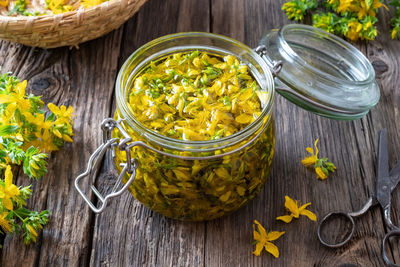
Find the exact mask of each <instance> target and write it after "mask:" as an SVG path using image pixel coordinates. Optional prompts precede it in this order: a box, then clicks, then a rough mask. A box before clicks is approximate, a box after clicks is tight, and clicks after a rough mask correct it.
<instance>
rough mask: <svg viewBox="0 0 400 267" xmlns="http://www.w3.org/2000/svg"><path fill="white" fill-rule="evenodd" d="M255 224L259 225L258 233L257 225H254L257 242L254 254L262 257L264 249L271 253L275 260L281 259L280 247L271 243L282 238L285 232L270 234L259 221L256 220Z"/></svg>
mask: <svg viewBox="0 0 400 267" xmlns="http://www.w3.org/2000/svg"><path fill="white" fill-rule="evenodd" d="M254 223H255V224H257V228H258V231H257V230H256V226H255V224H253V234H254V240H255V241H256V250H254V251H253V254H254V255H256V256H260V254H261V251H262V250H263V248H265V250H266V251H267V252H269V253H271V254H272V255H273V256H274V257H275V258H278V257H279V250H278V247H277V246H275V245H274V244H273V243H271V242H270V241H274V240H276V239H278V238H279V237H280V236H282V235H283V234H284V233H285V232H277V231H273V232H269V233H267V231H266V230H265V228H264V227H262V225H261V224H260V223H259V222H258V221H257V220H254Z"/></svg>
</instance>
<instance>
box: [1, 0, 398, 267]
mask: <svg viewBox="0 0 400 267" xmlns="http://www.w3.org/2000/svg"><path fill="white" fill-rule="evenodd" d="M283 2H284V1H283V0H279V1H273V0H248V1H240V0H231V1H229V0H198V1H191V0H181V1H179V0H169V1H164V0H148V1H147V3H146V4H145V5H144V6H143V7H142V8H141V9H140V11H139V12H138V13H137V14H136V15H135V16H134V17H133V18H132V19H130V20H129V21H128V22H127V23H126V24H125V25H124V26H123V27H122V28H120V29H118V30H116V31H114V32H112V33H110V34H108V35H106V36H105V37H103V38H100V39H97V40H94V41H91V42H88V43H85V44H83V45H81V46H80V49H79V50H72V51H70V50H68V49H66V48H65V49H64V48H61V49H56V50H41V49H32V48H27V47H24V46H21V45H15V44H10V43H8V42H4V41H3V42H1V43H0V64H1V65H2V66H3V69H2V71H12V72H13V73H15V74H16V75H18V76H20V77H21V78H24V79H29V81H30V82H29V84H28V87H29V88H30V91H31V92H33V93H35V94H42V95H44V100H45V101H46V102H47V101H53V102H55V103H59V104H69V105H73V106H74V108H75V110H76V112H75V113H76V115H77V117H76V119H75V121H76V123H75V131H76V137H75V142H74V143H73V144H70V145H67V146H65V147H64V148H63V149H62V150H61V151H58V152H55V153H53V154H52V155H51V158H50V159H49V173H48V174H47V175H46V176H45V177H43V178H42V179H41V180H40V181H39V182H35V183H34V188H33V189H34V195H33V197H32V199H31V201H30V202H29V206H30V207H32V208H34V209H36V210H40V209H49V210H50V211H51V212H52V217H51V223H50V224H49V225H48V226H46V227H45V229H44V230H43V232H42V234H41V236H40V238H39V240H38V242H37V243H36V244H34V245H31V246H24V245H23V243H22V241H21V239H20V238H16V237H12V236H7V237H6V238H5V240H4V242H3V246H4V249H3V251H2V259H1V266H113V267H114V266H212V267H214V266H272V265H273V266H341V265H343V266H344V265H345V264H354V265H356V266H384V264H383V261H382V257H381V240H382V238H383V236H384V234H385V233H386V232H387V230H388V229H386V228H385V227H384V223H383V214H382V212H381V211H380V210H379V209H378V208H376V209H373V210H371V211H370V212H368V213H367V214H366V215H365V216H364V217H362V218H361V219H359V220H356V232H355V235H354V238H353V239H352V240H351V241H350V242H349V244H348V245H346V246H344V247H343V248H339V249H328V248H325V247H323V246H322V245H320V243H319V241H318V240H317V236H316V229H317V223H314V222H311V221H309V220H308V219H307V218H300V219H299V220H296V221H294V222H293V223H291V224H284V223H282V222H278V221H276V220H275V218H276V217H277V216H279V215H283V214H284V213H285V210H284V196H285V195H289V196H290V197H292V198H295V199H297V200H299V201H300V202H302V203H306V202H312V205H311V208H310V209H311V210H313V211H314V212H315V213H316V214H317V216H318V218H322V216H323V215H324V214H325V213H326V212H328V211H332V210H357V209H359V208H360V207H361V206H362V205H363V204H364V202H365V201H366V200H367V198H368V197H369V196H371V195H373V194H374V193H375V172H376V167H375V166H376V155H377V143H378V133H379V130H380V129H382V128H386V129H387V130H388V141H389V144H390V146H389V153H390V162H391V166H393V164H394V163H395V162H397V161H399V160H400V153H399V151H400V134H399V133H400V86H399V84H400V71H399V69H400V42H399V41H398V40H395V41H393V40H390V39H389V36H388V34H386V33H387V32H388V29H389V27H390V26H389V24H388V23H387V21H388V19H389V14H388V13H387V12H386V11H383V12H380V13H379V21H380V28H379V31H380V33H381V34H380V36H379V38H377V40H376V41H374V42H370V43H368V44H366V43H361V42H360V43H356V44H354V45H355V46H356V47H358V48H359V49H360V50H361V51H362V52H363V53H364V54H365V55H366V56H367V57H368V58H369V59H370V61H371V62H372V64H373V66H374V68H375V71H376V78H377V81H378V83H379V85H380V87H381V94H382V96H381V100H380V102H379V103H378V105H377V106H376V107H374V108H373V109H372V110H371V112H370V113H369V114H368V115H367V116H365V117H364V118H362V119H360V120H356V121H350V122H349V121H348V122H345V121H334V120H330V119H326V118H322V117H318V116H316V115H313V114H311V113H309V112H306V111H304V110H302V109H300V108H298V107H296V106H295V105H293V104H291V103H290V102H288V101H287V100H285V99H284V98H282V97H280V96H277V97H276V99H275V109H274V113H275V119H276V128H277V146H276V154H275V155H276V156H275V159H274V163H273V169H272V172H271V174H270V177H269V180H268V181H267V183H266V185H265V186H264V188H263V189H262V191H261V192H260V194H259V195H258V196H257V197H256V198H255V199H254V200H253V201H252V202H250V203H249V204H248V205H247V206H245V207H243V208H242V209H240V210H239V211H237V212H235V213H233V214H231V215H229V216H226V217H223V218H221V219H217V220H214V221H209V222H199V223H187V222H179V221H174V220H170V219H167V218H165V217H163V216H160V215H158V214H156V213H154V212H152V211H150V210H148V209H147V208H145V207H144V206H142V205H141V204H140V203H138V202H137V201H136V200H134V199H133V197H132V196H131V195H130V194H129V193H124V194H123V195H122V196H121V197H120V198H118V199H115V200H112V201H111V202H110V204H109V205H108V207H107V209H106V210H105V211H104V212H103V213H102V214H100V215H94V214H93V213H92V212H90V211H89V209H88V208H87V206H86V205H85V204H84V202H83V200H82V199H81V198H80V197H79V196H78V194H77V193H76V191H75V190H74V188H73V180H74V178H75V177H76V175H77V174H79V173H80V172H82V171H83V170H84V168H85V167H86V162H87V160H88V157H89V155H90V153H92V152H93V151H94V149H95V148H96V147H97V146H98V145H99V144H100V140H101V136H100V129H99V127H98V125H99V123H100V122H101V121H102V119H103V118H105V117H108V116H112V115H113V111H114V106H115V102H114V100H113V99H114V93H113V89H114V83H115V79H116V75H117V73H118V69H119V68H120V66H121V65H122V64H123V62H124V61H125V60H126V59H127V58H128V57H129V55H130V54H131V53H132V52H134V51H135V50H136V49H137V48H139V47H140V46H141V45H143V44H144V43H146V42H148V41H150V40H153V39H154V38H157V37H160V36H162V35H165V34H169V33H175V32H180V31H207V32H214V33H220V34H224V35H227V36H230V37H233V38H235V39H237V40H239V41H241V42H244V43H245V44H247V45H249V46H250V47H255V46H257V45H258V41H259V39H260V38H261V36H262V35H263V34H264V33H266V32H267V31H268V30H270V29H272V28H278V27H281V26H282V25H284V24H287V23H290V22H289V21H288V20H287V19H286V17H285V16H284V14H283V13H282V11H281V10H280V8H281V5H282V4H283ZM316 138H319V139H320V141H319V148H320V153H321V156H326V157H329V159H331V160H332V161H333V162H334V163H335V164H336V166H337V167H338V168H337V171H336V173H335V174H333V175H331V176H330V177H329V178H328V179H327V180H325V181H319V180H317V179H316V175H315V174H314V173H313V172H311V171H308V170H306V169H305V168H304V167H303V166H301V164H300V163H299V162H300V160H301V158H302V157H304V156H305V155H306V151H305V147H307V146H311V145H312V144H313V141H314V140H315V139H316ZM114 180H115V173H114V172H113V171H112V170H111V167H110V164H109V162H108V161H106V162H105V164H104V166H103V170H102V173H101V175H100V177H99V178H98V180H97V184H96V186H97V187H99V188H104V189H103V190H105V191H107V188H110V186H111V185H112V184H113V183H114ZM29 182H30V181H29V180H28V179H27V178H26V177H24V176H22V175H21V176H19V177H18V179H17V183H18V184H21V185H22V184H27V183H29ZM399 208H400V195H399V194H398V192H395V194H394V203H393V209H392V212H393V216H392V218H393V219H394V221H395V222H396V223H397V222H399V221H398V220H397V218H398V217H399V216H400V214H399V212H398V209H399ZM254 219H257V220H258V221H260V222H261V223H262V224H263V225H264V226H265V227H266V228H267V230H279V231H285V232H286V233H285V235H284V236H283V237H281V238H280V239H279V240H277V241H276V242H275V243H276V245H277V246H278V247H279V249H280V254H281V256H280V257H279V258H278V259H274V258H273V257H272V256H271V255H269V254H267V253H263V254H262V255H261V256H260V257H256V256H254V255H252V251H253V249H254V247H253V246H252V245H251V244H252V242H253V237H252V221H253V220H254ZM399 223H400V222H399ZM341 225H343V224H341ZM337 228H338V227H337V226H333V225H332V226H331V228H330V229H328V230H330V231H332V233H333V232H334V231H337V230H338V229H337ZM396 247H397V246H396V244H395V243H393V244H392V247H391V249H390V251H388V252H389V253H391V254H392V255H393V257H394V259H395V260H396V261H397V262H400V255H399V253H398V250H397V249H396Z"/></svg>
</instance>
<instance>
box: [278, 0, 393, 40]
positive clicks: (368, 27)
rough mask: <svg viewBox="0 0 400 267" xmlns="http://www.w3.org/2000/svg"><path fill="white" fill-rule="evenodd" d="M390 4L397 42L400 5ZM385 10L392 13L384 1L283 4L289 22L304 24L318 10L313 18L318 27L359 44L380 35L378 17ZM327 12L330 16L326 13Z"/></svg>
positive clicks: (305, 0)
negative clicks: (306, 18) (382, 9)
mask: <svg viewBox="0 0 400 267" xmlns="http://www.w3.org/2000/svg"><path fill="white" fill-rule="evenodd" d="M390 4H391V5H392V6H394V7H395V8H396V15H395V17H394V18H392V20H391V25H392V33H391V36H392V38H395V37H396V36H398V32H399V30H400V1H399V0H392V1H391V2H390ZM381 7H384V8H385V9H386V10H388V7H387V6H386V5H385V4H383V3H382V1H381V0H325V1H319V2H318V1H317V0H291V1H288V2H286V3H285V4H283V6H282V10H284V11H285V12H286V15H287V16H288V18H289V19H294V20H297V21H302V20H303V19H304V17H305V14H306V13H307V12H308V13H310V12H314V11H316V10H317V9H318V12H315V13H314V14H313V15H312V20H313V26H314V27H317V28H321V29H323V30H326V31H327V32H330V33H334V34H338V35H343V36H345V37H347V38H348V39H350V40H352V41H357V40H359V39H360V40H374V39H375V37H376V36H377V35H378V30H377V28H376V26H375V23H376V22H377V21H378V20H377V18H376V13H377V12H378V10H379V9H380V8H381ZM324 9H325V11H326V12H322V10H324Z"/></svg>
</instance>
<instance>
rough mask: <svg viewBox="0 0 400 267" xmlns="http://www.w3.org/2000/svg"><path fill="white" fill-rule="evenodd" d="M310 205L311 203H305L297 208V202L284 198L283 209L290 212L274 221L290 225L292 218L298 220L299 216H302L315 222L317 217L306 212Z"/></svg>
mask: <svg viewBox="0 0 400 267" xmlns="http://www.w3.org/2000/svg"><path fill="white" fill-rule="evenodd" d="M310 205H311V202H309V203H306V204H304V205H303V206H301V207H299V206H298V204H297V200H296V201H294V200H293V199H291V198H290V197H288V196H285V207H286V209H287V210H288V211H290V214H289V215H283V216H279V217H277V218H276V219H277V220H281V221H283V222H285V223H290V222H291V221H292V219H293V218H296V219H298V218H299V216H300V215H304V216H307V217H308V218H309V219H310V220H312V221H316V220H317V216H316V215H315V214H314V213H313V212H311V211H309V210H306V208H307V207H308V206H310Z"/></svg>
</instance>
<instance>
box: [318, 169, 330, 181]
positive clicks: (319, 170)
mask: <svg viewBox="0 0 400 267" xmlns="http://www.w3.org/2000/svg"><path fill="white" fill-rule="evenodd" d="M315 173H316V174H317V175H318V178H320V179H322V180H324V179H326V178H327V177H328V176H327V175H326V174H325V173H324V171H323V170H322V169H321V167H317V168H315Z"/></svg>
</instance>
